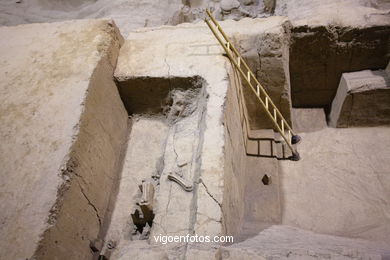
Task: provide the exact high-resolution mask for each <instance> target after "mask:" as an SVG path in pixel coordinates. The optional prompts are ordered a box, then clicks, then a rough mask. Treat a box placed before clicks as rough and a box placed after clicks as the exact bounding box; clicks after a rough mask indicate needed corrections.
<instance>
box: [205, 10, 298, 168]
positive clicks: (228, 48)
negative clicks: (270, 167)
mask: <svg viewBox="0 0 390 260" xmlns="http://www.w3.org/2000/svg"><path fill="white" fill-rule="evenodd" d="M206 13H207V16H206V18H205V22H206V23H207V25H208V26H209V28H210V30H211V31H212V32H213V34H214V36H215V38H217V40H218V42H219V43H220V44H221V46H222V47H223V49H224V50H225V52H226V55H227V56H228V57H229V59H230V60H231V62H232V63H233V65H234V67H235V68H236V69H237V70H238V71H239V72H240V75H241V77H242V78H243V79H244V80H245V81H246V82H247V83H248V86H249V87H250V88H251V90H252V92H253V93H254V94H255V95H256V97H257V99H258V100H259V102H260V104H261V105H262V107H263V108H264V110H265V111H266V114H267V116H268V117H269V118H270V119H271V121H272V122H273V124H274V126H275V129H276V130H277V131H278V132H279V134H280V135H281V136H282V138H283V139H284V141H285V143H286V144H287V146H288V147H289V149H290V150H291V153H292V156H291V157H289V159H290V160H293V161H298V160H299V159H300V156H299V153H298V151H297V149H296V148H295V147H294V146H293V145H294V144H297V143H298V142H299V141H300V140H301V138H300V136H298V135H296V134H295V133H294V132H293V130H292V129H291V127H290V125H289V124H288V123H287V121H286V120H285V119H284V117H283V115H282V114H281V113H280V111H279V109H278V108H277V107H276V106H275V104H274V102H272V100H271V98H270V96H269V95H268V94H267V92H266V91H265V89H264V87H263V86H262V85H261V84H260V82H259V81H258V80H257V79H256V77H255V75H254V73H253V72H252V71H251V69H250V68H249V66H248V64H247V63H246V62H245V60H244V59H243V58H242V57H241V55H240V53H239V52H238V51H237V49H236V48H235V47H234V46H233V44H232V43H231V42H230V40H229V38H228V37H227V36H226V34H225V32H224V31H223V30H222V28H221V26H220V25H219V23H218V22H217V20H216V19H215V18H214V17H213V15H212V14H211V13H210V11H209V10H206Z"/></svg>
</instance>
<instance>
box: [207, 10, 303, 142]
mask: <svg viewBox="0 0 390 260" xmlns="http://www.w3.org/2000/svg"><path fill="white" fill-rule="evenodd" d="M206 13H207V15H208V16H209V17H210V20H211V21H212V22H213V23H214V25H215V27H217V29H218V31H219V32H220V33H221V35H222V36H223V38H224V39H225V41H226V42H227V43H229V47H230V48H229V49H228V50H230V49H231V50H232V51H233V52H234V54H235V55H236V56H237V59H238V58H239V59H240V63H242V64H244V66H245V69H246V70H247V71H248V72H249V73H250V75H251V78H253V80H254V81H255V82H256V84H257V85H259V86H260V91H261V92H262V94H263V95H265V96H266V97H268V99H269V102H270V104H271V106H273V107H275V108H276V113H277V114H278V116H279V117H280V118H281V119H283V120H284V121H285V122H284V124H285V126H287V128H288V130H290V131H291V133H292V135H295V133H294V131H293V130H292V128H291V126H290V124H288V122H287V121H286V120H285V119H284V117H283V115H282V113H281V112H280V111H279V109H278V108H277V107H276V105H275V104H274V102H273V101H272V99H271V98H270V96H269V95H268V93H267V92H266V91H265V88H264V87H263V85H261V83H260V82H259V81H258V80H257V78H256V76H255V75H254V74H253V72H252V70H251V69H250V68H249V66H248V64H247V63H246V62H245V60H244V59H243V58H242V56H241V55H240V53H239V52H238V50H237V49H236V47H234V45H233V44H232V43H231V42H230V40H229V37H228V36H227V35H226V34H225V32H224V31H223V30H222V27H221V26H220V25H219V23H218V22H217V20H216V19H215V18H214V17H213V15H212V14H211V13H210V11H209V10H206ZM205 21H206V23H207V25H208V26H209V28H210V29H211V30H212V31H213V33H214V35H215V37H216V38H217V39H218V38H220V37H219V36H218V35H217V34H216V33H215V32H214V30H213V29H214V28H212V26H210V25H211V24H210V23H209V22H208V20H205ZM218 41H219V42H220V44H221V45H222V46H225V44H226V43H223V41H220V40H219V39H218ZM224 49H225V51H226V49H227V48H224ZM226 53H227V52H226ZM230 59H232V60H234V57H232V56H231V57H230ZM236 63H237V62H236ZM236 66H237V65H236ZM237 67H240V65H238V66H237ZM256 92H257V91H256ZM256 92H255V94H256Z"/></svg>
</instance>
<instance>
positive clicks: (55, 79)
mask: <svg viewBox="0 0 390 260" xmlns="http://www.w3.org/2000/svg"><path fill="white" fill-rule="evenodd" d="M0 35H1V37H0V39H1V40H0V41H1V46H2V48H1V50H0V52H1V55H0V59H1V63H2V64H3V65H2V66H1V69H0V74H1V78H2V81H1V83H0V91H1V93H2V94H1V98H2V101H1V105H0V107H1V114H0V117H1V122H2V124H1V126H0V136H1V140H2V142H1V145H0V165H1V171H0V174H1V180H2V181H1V186H0V194H1V197H0V198H1V203H0V208H1V210H0V211H1V226H0V236H1V237H2V239H1V241H0V248H1V250H0V258H2V259H21V258H23V259H25V258H30V257H32V256H33V254H34V252H35V254H36V256H37V257H38V258H39V259H53V256H54V255H55V256H56V257H61V258H62V259H65V258H72V259H85V258H86V257H91V256H92V253H91V250H90V248H89V243H90V242H89V241H90V240H91V241H92V240H94V239H95V238H98V236H99V232H100V230H101V227H102V225H103V219H104V215H105V211H106V208H107V205H108V197H107V196H105V195H104V193H102V192H101V191H102V189H103V190H106V191H110V189H111V185H112V179H113V178H114V177H115V174H116V173H117V170H118V167H119V165H118V164H119V161H120V160H119V157H118V155H119V154H120V151H121V146H122V143H123V137H124V133H125V132H126V128H127V116H126V112H125V110H124V107H123V105H122V104H121V103H120V99H119V95H118V92H117V89H116V87H115V85H114V83H113V81H112V72H113V67H114V66H115V63H116V58H117V53H118V49H119V46H120V43H121V38H120V35H119V34H118V31H117V29H116V27H115V25H114V24H113V22H112V21H99V20H96V21H89V20H86V21H78V22H64V23H58V24H39V25H23V26H17V27H2V28H0ZM87 93H89V95H87ZM118 101H119V102H118ZM96 154H98V155H99V156H98V157H96ZM49 158H50V159H49ZM76 219H77V221H76ZM38 245H39V246H38Z"/></svg>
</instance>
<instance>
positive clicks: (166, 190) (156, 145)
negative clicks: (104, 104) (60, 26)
mask: <svg viewBox="0 0 390 260" xmlns="http://www.w3.org/2000/svg"><path fill="white" fill-rule="evenodd" d="M203 85H204V81H203V80H202V79H201V78H199V77H191V78H134V79H130V80H128V81H125V82H120V83H118V89H119V93H120V96H121V99H122V101H123V103H124V105H125V107H126V109H127V111H128V114H129V118H130V124H131V127H130V131H129V137H128V145H127V150H126V153H125V155H124V163H123V169H122V173H121V175H120V177H119V182H118V191H117V193H116V197H115V199H114V200H113V201H114V203H115V206H114V208H113V212H112V216H111V221H110V225H109V229H108V232H107V236H106V239H105V241H106V246H105V252H104V253H105V255H106V256H109V255H111V251H112V249H114V248H116V249H117V250H115V252H116V253H118V252H119V253H120V252H121V250H122V251H126V249H125V247H126V246H129V243H131V242H130V241H134V240H149V241H150V242H151V243H152V242H153V240H152V239H149V236H151V235H155V234H156V235H158V234H180V233H183V234H188V233H190V232H191V230H192V229H193V227H194V223H193V218H194V214H195V213H196V212H195V211H194V207H193V203H194V200H195V198H194V194H195V192H193V191H194V190H196V185H197V183H198V179H199V164H200V161H199V160H200V154H199V153H200V147H201V145H202V139H203V137H202V134H203V133H202V124H203V121H204V111H205V108H206V107H205V104H206V100H207V94H206V92H205V88H204V86H203ZM116 257H118V256H115V255H113V256H112V259H115V258H116Z"/></svg>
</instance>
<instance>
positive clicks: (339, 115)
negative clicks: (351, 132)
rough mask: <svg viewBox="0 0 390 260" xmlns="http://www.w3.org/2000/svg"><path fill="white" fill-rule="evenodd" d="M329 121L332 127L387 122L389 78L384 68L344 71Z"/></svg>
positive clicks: (389, 107) (389, 111) (389, 110)
mask: <svg viewBox="0 0 390 260" xmlns="http://www.w3.org/2000/svg"><path fill="white" fill-rule="evenodd" d="M329 124H330V126H332V127H352V126H375V125H386V124H390V80H389V76H388V74H387V73H386V71H385V70H377V71H371V70H363V71H358V72H351V73H343V75H342V77H341V79H340V84H339V87H338V90H337V94H336V97H335V98H334V100H333V103H332V108H331V112H330V115H329Z"/></svg>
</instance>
